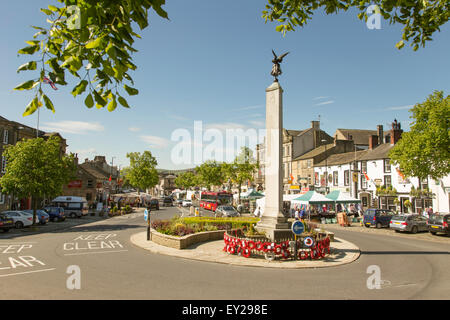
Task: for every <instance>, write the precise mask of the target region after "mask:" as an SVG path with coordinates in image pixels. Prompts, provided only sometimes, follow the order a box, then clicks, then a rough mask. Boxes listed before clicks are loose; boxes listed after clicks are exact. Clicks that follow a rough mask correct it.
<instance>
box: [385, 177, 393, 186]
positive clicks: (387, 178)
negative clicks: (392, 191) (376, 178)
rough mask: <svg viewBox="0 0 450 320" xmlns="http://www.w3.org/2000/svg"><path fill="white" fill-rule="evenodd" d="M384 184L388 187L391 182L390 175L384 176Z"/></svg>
mask: <svg viewBox="0 0 450 320" xmlns="http://www.w3.org/2000/svg"><path fill="white" fill-rule="evenodd" d="M384 185H385V186H386V187H389V186H390V185H392V183H391V176H384Z"/></svg>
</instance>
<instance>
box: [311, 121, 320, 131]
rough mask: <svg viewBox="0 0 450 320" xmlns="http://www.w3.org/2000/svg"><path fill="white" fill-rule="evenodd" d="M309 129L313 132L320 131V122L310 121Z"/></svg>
mask: <svg viewBox="0 0 450 320" xmlns="http://www.w3.org/2000/svg"><path fill="white" fill-rule="evenodd" d="M311 128H313V129H314V130H320V121H311Z"/></svg>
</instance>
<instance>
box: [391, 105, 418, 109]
mask: <svg viewBox="0 0 450 320" xmlns="http://www.w3.org/2000/svg"><path fill="white" fill-rule="evenodd" d="M412 107H414V105H413V104H410V105H409V106H399V107H389V108H386V110H409V109H411V108H412Z"/></svg>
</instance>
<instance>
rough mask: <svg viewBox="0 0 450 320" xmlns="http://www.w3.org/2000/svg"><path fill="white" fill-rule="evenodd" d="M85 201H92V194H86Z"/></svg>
mask: <svg viewBox="0 0 450 320" xmlns="http://www.w3.org/2000/svg"><path fill="white" fill-rule="evenodd" d="M86 200H87V201H91V200H92V193H90V192H89V193H86Z"/></svg>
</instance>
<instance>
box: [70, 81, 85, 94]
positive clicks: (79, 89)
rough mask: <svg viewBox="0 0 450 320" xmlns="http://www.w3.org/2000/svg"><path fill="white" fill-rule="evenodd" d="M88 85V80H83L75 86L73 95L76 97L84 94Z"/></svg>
mask: <svg viewBox="0 0 450 320" xmlns="http://www.w3.org/2000/svg"><path fill="white" fill-rule="evenodd" d="M87 85H88V82H87V80H82V81H80V82H79V83H78V84H77V85H76V86H75V88H73V90H72V95H73V96H74V97H76V96H77V95H79V94H82V93H83V92H84V91H85V90H86V87H87Z"/></svg>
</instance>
